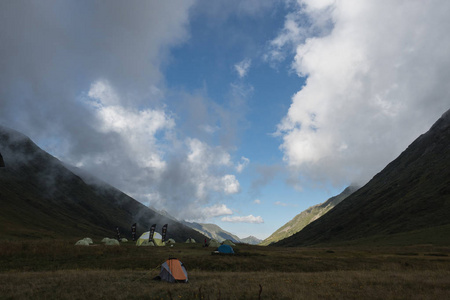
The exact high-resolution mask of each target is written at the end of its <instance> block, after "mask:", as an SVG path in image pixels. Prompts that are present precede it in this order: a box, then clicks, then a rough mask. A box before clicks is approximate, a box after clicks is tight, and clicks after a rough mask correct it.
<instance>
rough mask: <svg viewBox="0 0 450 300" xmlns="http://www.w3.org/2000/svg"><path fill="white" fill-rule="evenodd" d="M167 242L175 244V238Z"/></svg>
mask: <svg viewBox="0 0 450 300" xmlns="http://www.w3.org/2000/svg"><path fill="white" fill-rule="evenodd" d="M166 244H175V240H174V239H168V240H167V242H166Z"/></svg>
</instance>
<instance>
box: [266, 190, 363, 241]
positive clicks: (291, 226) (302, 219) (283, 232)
mask: <svg viewBox="0 0 450 300" xmlns="http://www.w3.org/2000/svg"><path fill="white" fill-rule="evenodd" d="M356 190H357V188H356V187H353V186H349V187H347V188H346V189H345V190H344V191H343V192H342V193H340V194H339V195H337V196H334V197H331V198H330V199H328V200H327V201H325V202H324V203H321V204H317V205H314V206H311V207H310V208H308V209H306V210H304V211H302V212H301V213H299V214H298V215H296V216H295V217H294V218H293V219H292V220H290V221H289V222H287V223H286V224H284V225H283V226H282V227H280V228H279V229H277V230H276V231H275V232H274V233H272V234H271V235H270V236H269V237H268V238H267V239H265V240H264V241H262V242H261V243H260V245H262V246H267V245H269V244H271V243H275V242H278V241H280V240H282V239H285V238H287V237H290V236H291V235H293V234H295V233H297V232H299V231H300V230H302V229H303V228H304V227H305V226H306V225H308V224H309V223H311V222H313V221H315V220H317V219H318V218H320V217H321V216H323V215H324V214H326V213H327V212H328V211H329V210H331V209H332V208H333V207H335V206H336V205H337V204H338V203H340V202H341V201H342V200H344V199H345V198H347V197H348V196H349V195H351V194H352V193H353V192H354V191H356Z"/></svg>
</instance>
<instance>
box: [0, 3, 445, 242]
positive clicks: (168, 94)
mask: <svg viewBox="0 0 450 300" xmlns="http://www.w3.org/2000/svg"><path fill="white" fill-rule="evenodd" d="M449 12H450V4H449V2H448V1H444V0H442V1H429V2H423V1H419V0H417V1H408V3H407V4H404V3H401V2H394V1H351V0H343V1H332V0H323V1H310V0H298V1H293V0H285V1H282V0H273V1H266V0H244V1H238V0H229V1H206V0H198V1H195V0H191V1H184V0H180V1H146V2H142V1H127V2H122V1H108V2H101V1H99V2H96V1H67V2H61V3H57V4H55V2H53V1H40V2H39V3H36V2H33V1H25V0H18V1H3V2H1V3H0V41H1V44H2V47H1V49H0V65H1V66H2V68H1V71H0V124H1V125H4V126H8V127H11V128H14V129H16V130H19V131H21V132H23V133H24V134H26V135H28V136H29V137H30V138H32V139H33V140H34V141H35V142H36V143H37V144H38V145H39V146H40V147H42V148H43V149H44V150H46V151H48V152H50V153H51V154H52V155H54V156H56V157H58V158H59V159H61V160H62V161H65V162H67V163H70V164H72V165H75V166H77V167H79V168H82V169H85V170H86V171H88V172H90V173H92V174H93V175H95V176H97V177H98V178H100V179H102V180H103V181H105V182H107V183H109V184H111V185H113V186H116V187H117V188H119V189H121V190H122V191H124V192H126V193H127V194H129V195H131V196H133V197H134V198H135V199H137V200H138V201H140V202H142V203H144V204H145V205H148V206H151V207H153V208H156V209H159V210H161V209H164V210H167V211H168V212H169V213H171V214H172V215H174V216H175V217H177V218H180V219H186V220H193V221H198V222H205V223H215V224H218V225H219V226H221V227H222V228H223V229H225V230H228V231H230V232H232V233H234V234H237V235H238V236H239V237H241V238H243V237H246V236H249V235H254V236H256V237H258V238H261V239H263V238H266V237H268V236H269V235H270V234H271V233H273V232H274V231H275V230H276V229H278V228H279V227H280V226H282V225H283V224H285V223H286V222H288V221H289V220H290V219H292V218H293V217H294V216H295V215H297V214H298V213H300V212H301V211H303V210H304V209H306V208H308V207H310V206H312V205H315V204H318V203H321V202H323V201H326V200H327V199H328V198H330V197H332V196H334V195H337V194H339V193H340V192H341V191H342V190H343V189H344V188H345V187H346V186H348V185H349V184H352V183H355V184H360V185H362V184H364V183H365V182H367V181H368V180H370V178H371V177H373V176H374V175H375V174H376V173H377V172H379V171H380V170H381V169H382V168H383V167H384V166H385V165H386V164H387V163H389V162H390V161H392V160H393V159H394V158H395V157H396V156H398V155H399V154H400V153H401V151H403V150H404V149H405V148H406V147H407V146H408V145H409V144H410V143H411V142H412V141H413V140H414V139H415V138H416V137H418V136H419V135H420V134H422V133H423V132H425V131H426V130H428V129H429V127H430V126H431V125H432V124H433V123H434V122H435V121H436V120H437V119H438V118H439V117H440V115H441V114H442V113H444V112H445V111H446V110H447V109H448V108H449V106H450V100H449V95H450V87H449V86H448V84H447V83H448V82H449V79H450V71H448V70H450V58H449V57H448V54H447V53H448V51H447V49H449V48H450V38H449V37H448V34H447V32H446V29H447V28H450V21H449V20H448V17H447V16H448V13H449Z"/></svg>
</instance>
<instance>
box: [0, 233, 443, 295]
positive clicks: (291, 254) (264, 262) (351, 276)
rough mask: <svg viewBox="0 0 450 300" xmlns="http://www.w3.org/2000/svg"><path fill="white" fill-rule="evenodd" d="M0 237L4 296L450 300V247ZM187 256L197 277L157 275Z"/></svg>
mask: <svg viewBox="0 0 450 300" xmlns="http://www.w3.org/2000/svg"><path fill="white" fill-rule="evenodd" d="M211 250H212V249H208V248H202V247H201V246H200V245H186V244H176V245H175V247H173V248H168V247H156V248H155V247H135V246H134V245H132V244H130V245H122V246H120V247H106V246H103V245H97V246H89V247H75V246H73V242H72V241H40V242H3V243H2V244H0V299H85V298H91V299H103V298H112V299H324V298H325V299H363V298H366V299H367V298H368V299H449V298H450V257H449V255H450V249H449V248H445V247H439V248H436V247H432V246H416V247H401V248H400V247H399V248H394V247H390V248H370V249H363V248H348V247H347V248H333V249H330V248H274V247H258V246H245V245H239V246H236V247H235V250H236V251H237V255H235V256H216V255H211ZM169 256H172V257H178V258H179V259H180V260H181V261H183V263H184V264H185V265H186V267H187V269H188V273H189V283H188V284H169V283H165V282H158V281H153V280H152V278H153V277H155V276H156V275H158V273H159V265H160V264H161V263H162V262H163V261H165V260H166V259H167V258H168V257H169Z"/></svg>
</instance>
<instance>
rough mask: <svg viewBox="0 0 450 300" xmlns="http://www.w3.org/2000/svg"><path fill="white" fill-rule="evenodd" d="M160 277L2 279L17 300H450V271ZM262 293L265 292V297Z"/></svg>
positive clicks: (36, 275)
mask: <svg viewBox="0 0 450 300" xmlns="http://www.w3.org/2000/svg"><path fill="white" fill-rule="evenodd" d="M156 275H157V272H150V273H148V272H147V273H146V272H142V271H138V272H136V271H131V270H123V271H116V270H113V271H95V270H90V271H80V270H70V271H56V272H24V273H9V274H8V273H7V274H5V273H3V274H0V282H2V284H1V285H0V295H3V296H1V297H2V298H3V297H4V298H5V299H6V298H14V299H258V298H259V297H261V299H323V298H327V299H448V296H449V293H450V291H449V289H450V287H449V279H448V278H450V272H449V271H444V272H441V271H425V272H423V271H411V272H398V271H333V272H320V273H297V272H294V273H283V272H238V273H236V272H207V271H192V272H189V277H190V278H189V279H190V282H189V283H188V284H168V283H164V282H157V281H153V280H152V279H151V278H152V277H153V276H156ZM260 289H261V293H260Z"/></svg>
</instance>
